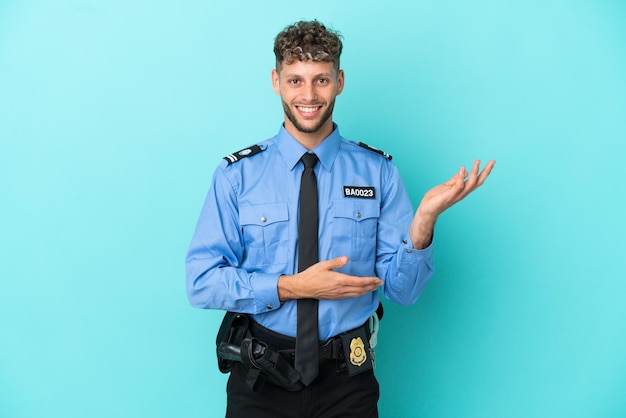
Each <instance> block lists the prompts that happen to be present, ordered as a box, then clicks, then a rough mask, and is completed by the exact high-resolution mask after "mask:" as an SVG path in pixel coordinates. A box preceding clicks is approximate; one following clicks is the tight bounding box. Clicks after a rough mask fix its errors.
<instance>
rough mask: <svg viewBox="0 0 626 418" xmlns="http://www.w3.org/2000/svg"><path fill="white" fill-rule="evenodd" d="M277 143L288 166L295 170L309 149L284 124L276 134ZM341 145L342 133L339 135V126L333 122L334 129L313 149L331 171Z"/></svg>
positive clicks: (324, 165)
mask: <svg viewBox="0 0 626 418" xmlns="http://www.w3.org/2000/svg"><path fill="white" fill-rule="evenodd" d="M276 145H277V146H278V150H279V151H280V154H281V155H282V156H283V158H284V159H285V162H286V163H287V166H288V167H289V169H290V170H293V169H294V167H295V166H296V164H298V162H299V161H300V158H302V154H304V153H305V152H308V150H307V149H306V148H305V147H304V146H302V144H300V143H299V142H298V140H296V139H295V138H294V137H293V136H292V135H291V134H290V133H289V132H287V130H286V129H285V127H284V126H283V125H281V127H280V131H278V135H276ZM340 147H341V135H339V127H338V126H337V124H335V123H333V131H332V132H331V134H330V135H328V136H327V137H326V138H325V139H324V140H323V141H322V142H321V143H320V144H319V145H318V146H317V147H316V148H315V149H313V150H312V152H314V153H315V154H316V155H317V158H319V160H320V163H321V165H322V167H323V168H324V169H326V170H327V171H330V169H331V168H332V166H333V162H334V161H335V157H336V156H337V153H338V152H339V148H340Z"/></svg>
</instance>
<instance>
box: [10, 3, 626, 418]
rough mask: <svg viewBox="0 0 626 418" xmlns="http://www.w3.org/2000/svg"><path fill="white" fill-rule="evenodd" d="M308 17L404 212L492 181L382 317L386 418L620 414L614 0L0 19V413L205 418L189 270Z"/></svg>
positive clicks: (107, 11)
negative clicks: (278, 67)
mask: <svg viewBox="0 0 626 418" xmlns="http://www.w3.org/2000/svg"><path fill="white" fill-rule="evenodd" d="M301 18H306V19H312V18H318V19H320V20H321V21H322V22H324V23H326V24H328V25H329V26H331V27H334V28H336V29H338V30H340V31H341V32H342V33H343V35H344V37H345V49H344V51H345V52H344V55H343V58H342V67H343V68H344V69H345V71H346V89H345V90H344V93H343V94H342V95H341V96H340V97H339V98H338V101H337V107H336V112H335V120H336V121H337V122H338V123H339V124H340V126H341V131H342V133H343V135H344V136H346V137H348V138H352V139H358V140H361V141H363V142H366V143H369V144H371V145H373V146H376V147H378V148H381V149H384V150H385V151H387V152H389V153H390V154H392V155H394V161H395V162H396V164H397V165H398V167H399V169H400V171H401V173H402V174H403V177H404V180H405V182H406V184H407V186H408V189H409V191H410V194H411V198H412V200H413V202H414V205H417V203H418V202H419V199H420V198H421V196H422V194H423V193H424V192H425V191H426V190H428V189H429V188H430V187H432V186H434V185H435V184H438V183H440V182H443V181H445V180H447V179H448V178H449V177H450V176H452V175H453V174H454V173H455V172H456V170H458V168H459V166H460V165H461V164H464V165H470V164H471V163H472V161H473V160H474V159H475V158H481V159H483V160H487V159H491V158H493V159H497V161H498V163H497V165H496V168H495V170H494V172H493V174H492V176H491V177H490V178H489V180H488V182H487V183H486V184H485V186H484V187H483V188H481V189H479V190H478V191H477V192H476V193H475V194H474V195H472V196H471V197H470V198H468V200H466V201H464V202H462V203H460V204H459V205H458V206H455V207H454V208H452V209H450V210H449V211H448V212H446V213H445V214H444V215H443V216H442V217H441V219H440V220H439V222H438V225H437V232H436V260H437V272H436V275H435V276H434V278H433V279H432V281H431V283H430V284H429V286H428V287H427V289H426V291H425V293H424V294H423V296H422V298H421V299H420V301H418V303H417V304H415V305H414V306H412V307H409V308H402V307H399V306H392V304H390V303H387V305H386V308H387V316H386V318H385V320H384V321H383V323H382V330H381V335H380V345H379V347H378V365H377V371H376V372H377V375H378V377H379V380H380V382H381V387H382V393H381V401H380V412H381V416H382V417H416V416H419V417H437V418H440V417H481V418H485V417H568V418H569V417H623V416H626V401H625V400H624V393H626V355H625V353H626V330H625V323H626V304H625V303H624V301H623V300H624V298H625V296H626V284H625V280H624V273H623V264H624V261H623V260H624V243H623V237H624V234H625V232H626V228H625V221H624V215H623V212H624V210H623V208H621V206H622V205H623V201H624V190H625V187H624V179H625V178H626V170H625V169H624V162H623V160H624V155H625V154H626V153H625V151H626V149H625V148H626V146H625V145H624V142H625V139H626V122H625V120H626V118H625V117H624V116H625V114H626V77H625V75H626V5H625V4H624V2H623V1H619V0H597V1H559V0H542V1H538V0H530V1H529V0H527V1H509V2H497V1H493V0H476V1H473V2H463V1H452V0H450V1H426V0H413V1H408V0H407V1H395V2H393V1H390V2H381V1H373V0H363V1H360V2H348V1H337V0H334V1H327V0H320V1H317V2H315V3H306V4H305V3H302V4H301V3H293V2H288V1H282V0H281V1H275V2H271V3H266V2H256V1H230V2H217V1H200V0H189V1H181V2H165V1H147V0H144V1H132V2H126V1H120V0H110V1H107V2H104V1H101V2H97V1H87V0H82V1H81V0H60V1H54V2H52V1H49V2H46V1H28V0H26V1H19V2H18V1H7V0H4V1H0V141H1V148H0V196H1V197H0V199H1V201H0V203H1V204H0V213H1V216H0V257H1V259H0V260H1V261H0V278H1V282H0V283H1V288H0V353H1V355H0V416H2V417H11V418H22V417H49V418H56V417H59V418H61V417H62V418H73V417H76V418H78V417H90V418H100V417H147V416H150V417H175V416H176V417H219V416H223V414H224V410H225V389H224V386H225V381H226V376H224V375H221V374H220V373H219V372H218V370H217V367H216V361H215V358H214V351H213V350H214V337H215V333H216V330H217V327H218V325H219V322H220V319H221V316H222V313H220V312H214V311H202V310H196V309H193V308H191V307H190V306H189V305H188V303H187V300H186V296H185V292H184V263H183V260H184V255H185V251H186V248H187V245H188V243H189V240H190V238H191V234H192V231H193V227H194V225H195V222H196V218H197V215H198V213H199V211H200V207H201V204H202V201H203V199H204V195H205V193H206V191H207V189H208V186H209V182H210V177H211V174H212V172H213V170H214V168H215V166H216V165H217V164H218V163H219V161H220V160H221V158H222V157H223V156H224V155H226V154H228V153H231V152H233V151H236V150H238V149H241V148H243V147H245V146H248V145H250V144H252V143H254V142H257V141H260V140H263V139H265V138H267V137H270V136H272V135H273V134H274V133H275V132H276V131H277V130H278V128H279V125H280V123H281V121H282V111H281V106H280V101H279V98H278V97H277V96H276V95H274V93H273V91H272V88H271V83H270V71H271V69H272V66H273V64H274V62H273V54H272V43H273V38H274V36H275V35H276V33H277V32H278V31H280V30H281V29H282V28H283V27H284V26H285V25H287V24H289V23H292V22H294V21H296V20H298V19H301Z"/></svg>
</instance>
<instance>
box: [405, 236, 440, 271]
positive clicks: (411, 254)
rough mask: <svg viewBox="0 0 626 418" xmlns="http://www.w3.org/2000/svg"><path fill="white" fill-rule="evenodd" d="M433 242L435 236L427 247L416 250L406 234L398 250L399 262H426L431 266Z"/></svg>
mask: <svg viewBox="0 0 626 418" xmlns="http://www.w3.org/2000/svg"><path fill="white" fill-rule="evenodd" d="M434 243H435V237H434V236H433V239H432V240H431V241H430V244H429V245H428V247H426V248H424V249H421V250H416V249H415V248H413V242H411V238H410V237H409V236H408V235H407V236H406V237H405V238H404V239H403V240H402V248H401V250H400V253H401V254H400V260H399V261H400V263H402V262H408V263H411V264H419V263H423V262H426V264H428V265H429V266H432V259H433V252H434Z"/></svg>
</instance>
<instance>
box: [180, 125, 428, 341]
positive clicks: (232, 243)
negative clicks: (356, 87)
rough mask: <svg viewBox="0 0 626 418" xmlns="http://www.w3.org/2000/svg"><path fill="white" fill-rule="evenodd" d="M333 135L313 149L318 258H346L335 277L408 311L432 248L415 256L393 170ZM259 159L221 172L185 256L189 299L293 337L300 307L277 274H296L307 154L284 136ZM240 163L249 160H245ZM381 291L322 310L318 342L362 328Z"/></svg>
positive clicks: (404, 197) (407, 205) (324, 304)
mask: <svg viewBox="0 0 626 418" xmlns="http://www.w3.org/2000/svg"><path fill="white" fill-rule="evenodd" d="M334 128H335V129H334V131H333V132H332V134H331V135H330V136H329V137H327V138H326V139H325V140H324V141H323V142H322V143H321V144H320V145H319V146H318V147H317V148H315V149H314V150H313V152H315V154H317V156H318V157H319V161H320V162H319V163H318V164H317V166H316V167H315V174H316V176H317V182H318V195H319V221H320V223H319V257H320V260H330V259H333V258H336V257H339V256H342V255H345V256H348V258H349V262H348V264H347V265H346V266H344V267H343V268H341V269H338V270H337V271H340V272H343V273H346V274H350V275H354V276H361V277H370V276H377V277H379V278H381V279H382V280H384V282H385V283H384V285H383V286H381V290H382V293H383V295H384V296H385V297H386V298H388V299H389V300H391V301H393V302H396V303H400V304H403V305H409V304H411V303H413V302H415V301H416V300H417V298H418V296H419V295H420V293H421V292H422V290H423V289H424V286H425V285H426V283H427V282H428V280H429V279H430V277H431V275H432V273H433V271H434V267H433V257H432V254H433V248H432V244H431V245H430V246H429V247H428V248H426V249H423V250H415V249H413V247H412V243H411V240H410V238H409V234H408V231H409V225H410V223H411V220H412V219H413V208H412V206H411V202H410V200H409V197H408V194H407V192H406V189H405V187H404V185H403V183H402V180H401V178H400V176H399V174H398V170H397V168H396V167H395V166H394V165H393V163H392V162H391V161H390V160H389V159H387V158H385V157H384V156H383V155H381V154H379V153H377V152H373V151H372V150H369V149H366V148H364V147H362V146H360V145H358V144H357V143H355V142H352V141H348V140H346V139H344V138H342V137H341V136H340V135H339V129H338V128H337V126H336V125H335V126H334ZM258 146H259V147H260V150H261V151H260V152H258V153H256V154H254V155H250V156H248V157H246V158H241V159H240V160H238V161H235V162H232V163H231V162H229V161H226V160H225V161H223V162H222V163H221V164H220V165H219V166H218V168H217V169H216V171H215V173H214V176H213V182H212V185H211V188H210V190H209V193H208V195H207V197H206V200H205V202H204V206H203V208H202V211H201V214H200V217H199V220H198V223H197V226H196V229H195V232H194V235H193V238H192V241H191V245H190V247H189V250H188V253H187V258H186V267H187V294H188V297H189V300H190V302H191V304H192V305H193V306H195V307H198V308H211V309H223V310H229V311H234V312H244V313H249V314H251V315H252V316H253V318H254V319H255V320H256V321H257V322H259V323H260V324H261V325H263V326H265V327H267V328H270V329H272V330H274V331H276V332H279V333H281V334H284V335H288V336H292V337H295V335H296V317H297V315H296V304H297V302H296V301H295V300H290V301H286V302H282V303H281V302H280V301H279V299H278V290H277V282H278V277H279V276H280V275H281V274H294V273H296V272H297V268H298V260H297V258H298V250H297V245H298V196H299V190H300V177H301V175H302V171H303V169H304V168H303V165H302V164H301V163H300V162H299V160H300V158H301V157H302V154H304V153H305V152H307V149H306V148H304V147H303V146H302V145H301V144H300V143H299V142H298V141H297V140H296V139H294V138H293V137H292V136H291V135H290V134H289V133H288V132H287V131H286V130H285V128H284V127H281V129H280V131H279V133H278V135H276V136H275V137H273V138H271V139H269V140H267V141H264V142H261V143H259V144H258ZM242 154H245V152H244V153H242ZM378 302H379V292H378V291H374V292H371V293H368V294H365V295H362V296H360V297H356V298H348V299H341V300H320V301H319V335H320V339H321V340H325V339H328V338H330V337H333V336H335V335H338V334H340V333H342V332H345V331H347V330H350V329H353V328H356V327H358V326H360V325H362V324H363V323H364V322H365V321H366V320H367V319H368V318H369V316H370V315H371V314H372V313H373V312H374V311H375V310H376V308H377V307H378Z"/></svg>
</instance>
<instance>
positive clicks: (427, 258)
mask: <svg viewBox="0 0 626 418" xmlns="http://www.w3.org/2000/svg"><path fill="white" fill-rule="evenodd" d="M378 271H379V272H380V273H382V272H383V271H384V276H381V277H382V278H384V281H385V284H384V286H383V288H382V289H383V295H384V296H385V297H386V298H387V299H389V300H391V301H392V302H395V303H399V304H401V305H405V306H408V305H411V304H413V303H415V301H417V299H418V298H419V296H420V295H421V293H422V291H423V290H424V288H425V287H426V284H427V283H428V281H429V280H430V278H431V277H432V275H433V273H434V272H435V265H434V260H433V244H432V242H431V244H430V245H429V246H427V247H426V248H424V249H415V248H411V246H410V245H409V244H408V243H407V244H406V245H405V246H404V247H402V248H400V249H399V250H398V251H397V253H396V254H394V256H393V257H391V258H390V259H388V260H386V262H385V263H381V265H379V268H378Z"/></svg>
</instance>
